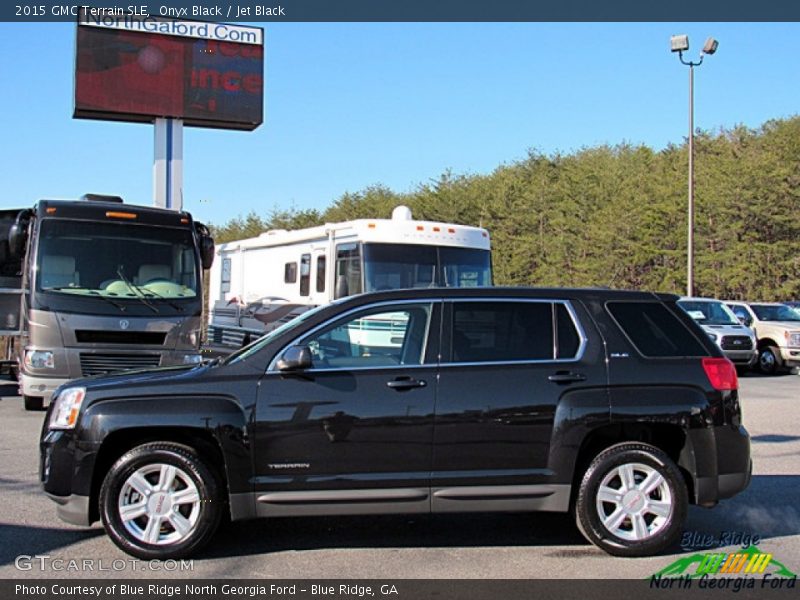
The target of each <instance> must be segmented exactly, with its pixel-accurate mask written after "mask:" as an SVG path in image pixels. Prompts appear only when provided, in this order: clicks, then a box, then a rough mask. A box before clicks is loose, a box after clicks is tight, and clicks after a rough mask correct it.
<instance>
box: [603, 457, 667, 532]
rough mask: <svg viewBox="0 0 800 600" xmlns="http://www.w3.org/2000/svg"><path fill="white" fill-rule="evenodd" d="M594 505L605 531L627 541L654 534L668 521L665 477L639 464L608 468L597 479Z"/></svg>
mask: <svg viewBox="0 0 800 600" xmlns="http://www.w3.org/2000/svg"><path fill="white" fill-rule="evenodd" d="M595 504H596V507H597V514H598V516H599V517H600V522H601V523H602V524H603V526H604V527H605V528H606V529H607V530H608V532H609V533H611V534H612V535H614V536H616V537H617V538H620V539H623V540H630V541H641V540H645V539H648V538H650V537H652V536H654V535H655V534H656V533H658V532H659V531H660V530H661V529H663V528H664V527H665V526H666V525H667V524H668V523H669V521H670V517H671V516H672V513H673V508H674V506H673V498H672V493H671V491H670V488H669V484H668V483H667V480H666V479H665V478H664V477H663V476H662V475H661V473H659V472H658V471H657V470H656V469H654V468H653V467H651V466H648V465H645V464H642V463H627V464H623V465H620V466H618V467H615V468H614V469H612V470H611V471H609V472H608V473H607V474H606V476H605V477H604V478H603V480H602V481H601V482H600V487H599V488H598V490H597V497H596V500H595Z"/></svg>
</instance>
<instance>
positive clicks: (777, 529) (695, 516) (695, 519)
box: [685, 475, 800, 541]
mask: <svg viewBox="0 0 800 600" xmlns="http://www.w3.org/2000/svg"><path fill="white" fill-rule="evenodd" d="M799 496H800V476H798V475H753V478H752V480H751V481H750V485H749V487H748V488H747V489H746V490H744V491H743V492H742V493H741V494H739V495H738V496H735V497H734V498H731V499H729V500H723V501H722V502H720V503H719V504H718V505H717V506H716V507H715V508H713V509H712V510H707V509H704V508H700V507H694V506H693V507H691V508H690V509H689V519H688V520H687V523H686V527H685V530H686V531H697V532H699V533H709V534H713V535H717V536H718V535H719V534H720V533H721V532H733V533H741V534H749V535H752V536H758V537H759V538H760V539H761V540H762V541H763V540H769V539H770V538H776V537H785V536H790V535H798V534H800V505H798V503H797V498H798V497H799Z"/></svg>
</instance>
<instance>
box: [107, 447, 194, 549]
mask: <svg viewBox="0 0 800 600" xmlns="http://www.w3.org/2000/svg"><path fill="white" fill-rule="evenodd" d="M118 509H119V517H120V519H121V520H122V523H123V525H124V526H125V529H127V530H128V532H129V533H130V534H131V535H132V536H133V537H135V538H136V539H137V540H139V541H141V542H144V543H146V544H155V545H160V546H161V545H167V544H175V543H178V542H180V541H182V540H184V539H186V538H187V536H189V535H190V534H191V533H192V531H194V528H195V525H196V524H197V518H198V516H199V515H200V494H199V493H198V491H197V486H196V485H195V484H194V482H193V481H192V479H191V477H189V475H188V474H187V473H186V472H184V471H183V470H181V469H179V468H178V467H175V466H173V465H168V464H164V463H154V464H149V465H146V466H144V467H142V468H140V469H138V470H137V471H135V472H134V473H133V474H131V475H130V477H128V478H127V479H126V480H125V483H123V484H122V489H121V492H120V495H119V503H118Z"/></svg>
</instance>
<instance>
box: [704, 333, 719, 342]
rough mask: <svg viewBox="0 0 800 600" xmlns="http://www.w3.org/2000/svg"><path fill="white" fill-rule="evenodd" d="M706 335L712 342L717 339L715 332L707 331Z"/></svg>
mask: <svg viewBox="0 0 800 600" xmlns="http://www.w3.org/2000/svg"><path fill="white" fill-rule="evenodd" d="M706 335H707V336H708V337H710V338H711V341H712V342H716V341H717V334H716V333H711V332H708V331H707V332H706Z"/></svg>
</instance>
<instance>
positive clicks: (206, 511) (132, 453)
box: [100, 442, 224, 560]
mask: <svg viewBox="0 0 800 600" xmlns="http://www.w3.org/2000/svg"><path fill="white" fill-rule="evenodd" d="M164 467H175V468H176V472H175V475H174V478H173V479H174V480H176V482H175V483H174V484H173V485H172V486H170V490H169V491H168V492H165V491H162V490H158V489H154V488H151V491H148V492H147V495H148V497H150V500H149V501H147V502H144V499H145V496H144V495H143V494H141V493H139V492H137V491H136V489H134V488H135V486H133V485H131V483H130V480H129V478H131V476H132V475H134V474H135V473H138V474H139V475H141V474H142V472H143V471H148V470H153V471H154V472H153V473H152V476H151V475H147V476H145V477H150V479H148V482H150V483H154V484H155V485H156V487H157V486H159V485H160V484H161V483H162V481H161V477H162V476H163V474H164V471H163V470H161V469H163V468H164ZM156 469H159V470H160V471H159V475H158V476H157V477H155V475H156V474H155V470H156ZM189 482H191V484H189ZM192 484H193V485H194V486H195V489H196V492H197V494H196V495H197V501H193V502H191V503H186V504H179V505H173V504H172V501H171V498H172V495H173V494H176V493H177V492H183V491H184V490H189V491H190V492H191V491H193V490H192V489H191V485H192ZM182 485H185V486H186V487H181V486H182ZM223 489H224V486H223V484H222V483H221V482H220V479H219V477H218V476H217V475H216V474H215V473H214V471H213V470H212V469H211V468H209V467H208V466H207V465H206V463H205V462H204V461H203V459H202V458H201V457H200V455H199V454H198V453H197V451H196V450H195V449H194V448H191V447H189V446H184V445H181V444H175V443H172V442H152V443H149V444H143V445H141V446H137V447H136V448H133V449H132V450H129V451H128V452H126V453H125V454H124V455H123V456H122V457H120V458H119V460H117V462H116V463H114V466H112V467H111V469H110V470H109V471H108V473H107V474H106V476H105V479H104V480H103V485H102V487H101V488H100V517H101V518H102V521H103V526H104V527H105V529H106V533H108V536H109V537H110V538H111V540H112V541H113V542H114V543H115V544H116V545H117V546H119V547H120V548H121V549H122V550H124V551H125V552H127V553H128V554H130V555H132V556H135V557H137V558H142V559H146V560H149V559H160V560H165V559H175V558H183V557H186V556H189V555H190V554H193V553H195V552H197V551H198V550H200V548H202V547H203V546H204V545H205V544H206V543H208V541H209V540H210V539H211V537H212V536H213V535H214V532H215V531H216V530H217V527H218V526H219V523H220V519H221V516H222V513H223V512H224V509H223V504H224V501H223V496H222V490H223ZM137 499H138V501H139V503H140V504H142V506H147V507H149V508H148V510H147V512H146V514H142V515H141V516H139V517H137V518H135V519H128V522H129V525H128V526H126V525H125V523H124V522H123V519H122V517H121V515H120V502H123V503H128V505H129V506H132V505H134V504H137ZM131 500H133V501H132V502H130V501H131ZM132 507H133V506H132ZM170 508H172V510H170ZM161 511H163V512H161ZM174 513H177V514H174ZM153 514H155V515H156V516H157V518H158V520H156V521H154V523H156V524H158V532H156V536H157V538H158V539H157V540H156V541H157V543H149V542H148V541H145V540H143V539H141V537H147V534H148V527H147V525H148V524H149V523H150V521H151V520H152V519H153V518H154V517H153V516H152V515H153ZM178 516H180V517H183V521H181V523H190V524H191V526H190V527H188V528H187V529H186V532H185V533H182V532H179V531H178V529H177V528H176V527H175V526H173V525H172V521H171V519H173V518H178ZM153 529H155V527H154V528H153ZM170 530H171V531H170ZM135 532H136V533H135ZM137 533H138V534H140V537H137ZM162 536H163V539H162ZM170 537H174V538H175V539H174V540H170V539H169V538H170ZM148 539H149V538H148Z"/></svg>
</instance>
